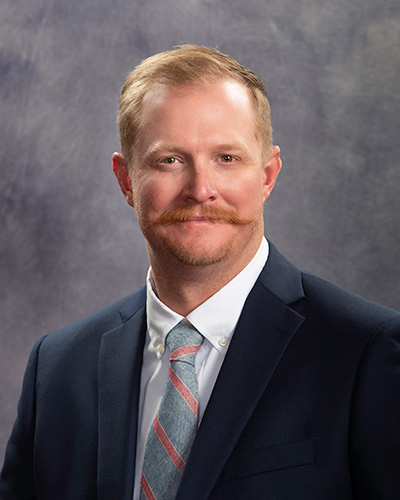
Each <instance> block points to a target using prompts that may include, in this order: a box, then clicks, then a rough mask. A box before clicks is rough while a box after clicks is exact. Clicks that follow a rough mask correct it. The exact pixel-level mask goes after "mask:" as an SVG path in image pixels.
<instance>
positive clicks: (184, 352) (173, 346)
mask: <svg viewBox="0 0 400 500" xmlns="http://www.w3.org/2000/svg"><path fill="white" fill-rule="evenodd" d="M203 340H204V337H203V336H202V335H201V333H199V332H198V331H197V330H196V328H195V327H194V326H192V325H190V324H182V323H178V324H177V325H176V326H174V328H172V330H171V331H170V332H169V333H168V335H167V339H166V342H167V346H168V349H169V352H170V361H171V362H172V361H178V360H179V361H184V362H187V363H190V364H192V365H194V359H195V356H196V353H197V351H198V350H199V347H200V346H201V344H202V342H203Z"/></svg>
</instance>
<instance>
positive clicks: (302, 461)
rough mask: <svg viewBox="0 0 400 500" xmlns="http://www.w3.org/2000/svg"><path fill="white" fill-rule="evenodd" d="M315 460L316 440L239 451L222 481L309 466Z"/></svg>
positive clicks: (226, 468) (233, 456)
mask: <svg viewBox="0 0 400 500" xmlns="http://www.w3.org/2000/svg"><path fill="white" fill-rule="evenodd" d="M314 458H315V439H305V440H302V441H294V442H291V443H283V444H276V445H273V446H268V447H266V448H258V449H255V450H244V451H238V452H236V453H234V454H233V455H232V456H231V458H230V459H229V461H228V463H227V465H226V467H225V469H224V470H223V472H222V475H221V479H222V480H229V479H234V478H237V477H243V476H250V475H252V474H260V473H262V472H269V471H274V470H279V469H287V468H289V467H297V466H299V465H309V464H312V463H314Z"/></svg>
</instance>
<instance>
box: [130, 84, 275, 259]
mask: <svg viewBox="0 0 400 500" xmlns="http://www.w3.org/2000/svg"><path fill="white" fill-rule="evenodd" d="M133 158H134V159H133V166H132V169H131V178H132V189H133V193H132V197H133V204H134V207H135V210H136V215H137V218H138V221H139V225H140V228H141V230H142V232H143V234H144V236H145V238H146V242H147V246H148V250H149V256H150V262H151V263H152V265H154V259H159V260H160V259H161V261H164V262H165V259H167V261H168V260H169V261H170V262H171V263H172V262H175V263H176V262H180V263H183V264H186V265H190V266H206V265H212V264H214V263H217V262H221V261H231V262H233V263H237V262H240V261H243V263H244V264H245V263H247V261H249V260H250V259H251V257H252V256H253V255H254V253H255V251H256V250H257V248H258V245H259V244H260V241H261V237H262V235H263V203H264V201H265V200H266V199H267V198H268V196H269V194H270V192H271V190H272V188H273V185H274V183H275V179H276V177H277V175H278V172H279V168H280V159H279V148H277V147H275V148H274V150H273V154H272V156H271V158H270V159H269V160H267V161H265V160H264V162H263V159H262V158H263V156H262V146H261V144H260V143H259V141H258V139H257V135H256V130H255V117H254V104H253V102H252V99H251V97H250V95H249V93H248V91H247V90H246V89H245V88H244V87H243V86H242V85H240V84H238V83H237V82H235V81H231V80H222V81H218V82H213V83H210V84H209V85H207V86H204V85H203V86H197V85H186V86H179V87H177V88H176V89H171V88H168V87H166V86H161V85H160V86H158V87H156V88H154V89H152V90H150V91H149V92H148V93H147V94H146V95H145V98H144V102H143V126H142V132H141V135H140V137H139V140H138V143H137V146H136V148H135V151H134V156H133Z"/></svg>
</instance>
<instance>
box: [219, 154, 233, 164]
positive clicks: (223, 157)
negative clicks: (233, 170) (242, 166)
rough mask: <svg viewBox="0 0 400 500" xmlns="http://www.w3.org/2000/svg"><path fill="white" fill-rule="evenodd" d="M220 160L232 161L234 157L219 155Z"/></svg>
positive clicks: (224, 161)
mask: <svg viewBox="0 0 400 500" xmlns="http://www.w3.org/2000/svg"><path fill="white" fill-rule="evenodd" d="M220 160H221V161H222V163H232V162H233V161H234V158H233V156H231V155H222V156H220Z"/></svg>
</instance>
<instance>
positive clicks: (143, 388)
mask: <svg viewBox="0 0 400 500" xmlns="http://www.w3.org/2000/svg"><path fill="white" fill-rule="evenodd" d="M268 251H269V248H268V242H267V240H266V239H265V238H263V239H262V242H261V245H260V247H259V249H258V251H257V253H256V255H255V256H254V257H253V259H252V260H251V261H250V262H249V264H248V265H247V266H246V267H245V268H244V269H243V270H242V271H241V272H240V273H239V274H238V275H236V276H235V277H234V278H233V280H231V281H230V282H229V283H228V284H227V285H225V286H224V287H223V288H221V290H219V291H218V292H217V293H215V294H214V295H213V296H212V297H210V298H209V299H208V300H206V302H204V303H203V304H201V305H200V306H199V307H197V308H196V309H195V310H194V311H192V312H191V313H190V314H188V315H187V317H186V318H184V317H183V316H181V315H180V314H177V313H176V312H174V311H172V310H171V309H170V308H169V307H167V306H166V305H165V304H163V303H162V302H161V301H160V299H159V298H158V297H157V295H156V293H155V292H154V289H153V286H152V280H151V269H149V272H148V274H147V303H146V313H147V334H146V341H145V347H144V352H143V365H142V374H141V384H140V401H139V429H138V439H137V449H136V467H135V488H134V492H133V499H134V500H139V496H140V479H141V475H142V467H143V458H144V452H145V447H146V440H147V435H148V433H149V430H150V427H151V425H152V423H153V420H154V417H155V414H156V412H157V409H158V405H159V403H160V400H161V396H162V394H163V392H164V388H165V384H166V381H167V377H168V366H169V353H168V349H167V352H165V349H166V344H165V339H166V336H167V334H168V332H169V331H170V330H171V329H172V328H173V327H174V326H175V325H176V324H177V323H179V322H180V321H182V320H184V319H186V320H188V321H189V322H190V323H191V324H192V325H193V326H194V327H195V328H197V330H198V331H199V332H200V333H201V334H202V335H203V337H204V342H203V343H202V345H201V347H200V349H199V350H198V352H197V355H196V362H195V369H196V374H197V379H198V391H199V423H200V421H201V419H202V417H203V415H204V411H205V409H206V406H207V403H208V400H209V399H210V396H211V392H212V390H213V388H214V384H215V381H216V379H217V376H218V373H219V370H220V368H221V366H222V363H223V361H224V358H225V355H226V353H227V350H228V348H229V344H230V341H231V338H232V335H233V332H234V331H235V328H236V325H237V322H238V320H239V317H240V314H241V312H242V309H243V306H244V303H245V301H246V298H247V296H248V294H249V293H250V290H251V289H252V288H253V286H254V284H255V282H256V280H257V278H258V276H259V274H260V272H261V270H262V268H263V267H264V265H265V263H266V261H267V258H268Z"/></svg>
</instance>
